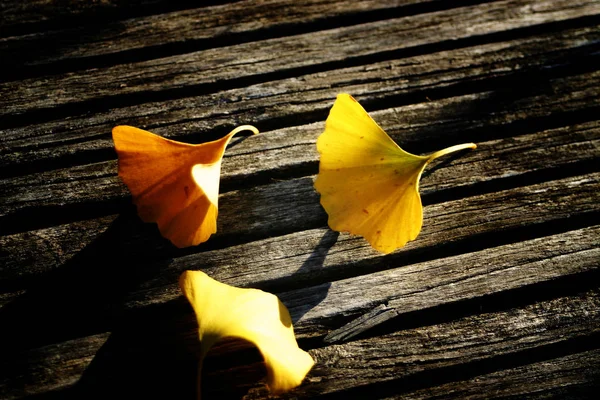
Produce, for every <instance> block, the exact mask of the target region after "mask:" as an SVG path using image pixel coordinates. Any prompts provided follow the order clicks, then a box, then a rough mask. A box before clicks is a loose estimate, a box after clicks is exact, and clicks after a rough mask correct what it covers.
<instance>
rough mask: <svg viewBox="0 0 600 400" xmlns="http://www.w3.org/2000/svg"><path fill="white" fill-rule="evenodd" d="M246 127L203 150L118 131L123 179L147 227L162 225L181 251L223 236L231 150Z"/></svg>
mask: <svg viewBox="0 0 600 400" xmlns="http://www.w3.org/2000/svg"><path fill="white" fill-rule="evenodd" d="M243 130H250V131H252V132H254V133H255V134H256V133H258V130H257V129H256V128H255V127H253V126H250V125H243V126H240V127H238V128H236V129H234V130H233V131H231V132H230V133H228V134H227V135H226V136H224V137H223V138H221V139H219V140H215V141H214V142H209V143H202V144H197V145H192V144H186V143H181V142H176V141H174V140H169V139H165V138H163V137H160V136H158V135H155V134H153V133H150V132H147V131H144V130H142V129H138V128H134V127H131V126H117V127H115V128H114V129H113V131H112V134H113V141H114V142H115V149H116V150H117V154H118V156H119V176H120V177H121V179H122V180H123V182H124V183H125V184H126V185H127V187H128V188H129V191H130V192H131V195H132V196H133V203H134V204H135V205H136V206H137V210H138V214H139V216H140V217H141V218H142V220H143V221H144V222H156V223H157V224H158V229H159V230H160V233H161V234H162V235H163V236H164V237H166V238H167V239H169V240H170V241H171V242H172V243H173V244H174V245H175V246H177V247H187V246H192V245H197V244H199V243H202V242H205V241H206V240H208V238H209V237H210V235H212V234H213V233H215V232H216V231H217V213H218V198H219V180H220V179H219V178H220V174H221V160H222V158H223V153H224V152H225V147H226V146H227V144H228V143H229V141H230V140H231V138H232V137H233V135H235V134H236V133H238V132H240V131H243Z"/></svg>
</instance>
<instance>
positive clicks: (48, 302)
mask: <svg viewBox="0 0 600 400" xmlns="http://www.w3.org/2000/svg"><path fill="white" fill-rule="evenodd" d="M130 211H131V212H123V213H122V214H121V215H119V216H118V217H117V218H116V219H114V220H113V221H112V223H110V225H109V226H108V228H107V229H105V230H104V232H103V233H101V234H100V235H99V236H98V237H96V238H95V239H94V240H93V241H92V242H91V243H90V244H88V245H87V246H86V247H84V248H83V249H82V250H80V251H79V252H78V253H77V254H75V255H74V256H73V257H72V258H70V259H69V260H67V261H66V262H65V263H64V264H63V265H60V266H59V267H57V268H56V269H54V270H52V271H50V272H48V273H46V274H45V275H43V276H41V277H38V278H36V279H32V281H31V282H29V284H28V286H27V287H26V290H25V291H24V293H23V294H21V295H19V296H17V297H16V298H15V299H14V300H13V301H12V302H10V303H8V304H6V305H4V306H3V307H2V308H1V309H0V321H2V326H3V329H2V331H1V332H0V338H1V340H0V348H1V349H2V351H3V352H6V353H7V354H13V353H18V352H19V351H22V350H26V349H30V348H35V347H39V346H44V345H47V344H51V343H57V342H61V341H66V340H70V339H74V338H78V337H82V336H85V335H90V334H95V333H98V332H105V331H106V330H108V329H110V327H111V325H113V324H114V323H115V321H117V320H118V319H119V318H120V316H121V315H120V313H121V304H122V303H123V301H124V299H126V297H127V295H128V294H129V293H130V292H131V291H133V290H134V289H135V288H136V287H138V286H139V285H140V284H141V283H142V282H144V281H146V280H148V279H151V278H152V277H153V276H155V275H156V274H158V273H159V272H160V271H161V270H162V269H164V268H165V266H167V265H168V264H169V263H170V259H168V258H165V257H164V256H165V247H166V246H165V243H164V239H162V238H160V237H159V236H157V235H155V234H154V233H153V231H154V230H156V226H153V225H150V224H144V223H143V222H142V221H141V220H139V218H138V217H137V215H136V214H135V212H134V211H133V210H130ZM140 236H142V237H143V239H142V240H139V237H140ZM158 254H161V255H162V259H163V260H164V262H156V259H157V258H158V257H157V256H158ZM150 261H152V262H150Z"/></svg>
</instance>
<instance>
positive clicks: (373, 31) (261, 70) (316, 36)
mask: <svg viewBox="0 0 600 400" xmlns="http://www.w3.org/2000/svg"><path fill="white" fill-rule="evenodd" d="M513 10H519V11H518V12H514V11H513ZM597 13H600V4H598V2H597V1H593V0H576V1H574V0H568V1H567V0H560V1H557V0H552V1H551V0H545V1H539V0H535V1H533V0H506V1H498V2H491V3H484V4H480V5H474V6H468V7H461V8H457V9H450V10H444V11H439V12H434V13H427V14H418V15H415V16H408V17H404V18H398V19H390V20H384V21H377V22H373V23H365V24H360V25H354V26H350V27H342V28H335V29H331V30H324V31H317V32H310V33H306V34H301V35H295V36H289V37H283V38H274V39H269V40H265V41H260V42H251V43H245V44H240V45H233V46H228V47H224V48H218V49H208V50H203V51H198V52H193V53H187V54H183V55H177V56H170V57H164V58H160V59H156V60H149V61H142V62H135V63H131V64H124V65H116V66H112V67H107V68H98V69H90V70H87V71H85V72H82V71H78V72H73V73H66V74H62V75H55V76H54V75H53V76H47V77H45V78H42V79H40V78H34V79H24V80H20V81H16V82H5V83H0V94H1V98H2V100H1V102H0V115H3V116H6V115H9V114H12V115H14V114H20V113H23V112H25V111H27V112H30V111H31V110H34V109H48V108H56V107H59V106H61V105H67V104H76V103H81V102H85V101H88V100H98V99H101V101H102V103H103V104H104V105H105V106H104V107H106V106H107V105H109V104H110V102H111V100H110V98H112V97H115V96H123V95H129V96H131V95H135V94H138V95H142V96H143V98H144V99H146V101H147V99H148V98H149V96H150V95H151V94H152V93H158V92H164V91H166V90H176V89H178V88H184V89H185V91H187V92H188V93H189V94H192V92H191V91H190V90H191V89H194V88H195V90H196V91H198V90H200V89H199V88H198V86H199V85H207V84H215V83H219V82H223V81H225V80H240V79H241V78H244V77H251V76H259V78H258V79H259V80H261V79H264V78H260V75H264V77H268V76H269V73H268V72H269V71H274V70H278V71H279V74H281V73H282V72H283V71H286V70H287V71H292V75H298V72H296V71H297V70H299V69H302V68H308V67H314V66H318V65H325V66H326V65H330V64H331V63H335V62H342V61H344V62H346V63H347V62H350V60H351V59H358V58H359V57H365V56H369V55H373V54H379V53H383V52H392V51H397V50H399V49H406V48H410V47H415V46H422V45H426V44H431V43H436V42H440V41H444V40H457V39H463V38H468V37H474V36H477V35H483V34H487V35H489V34H491V33H494V32H501V31H507V30H511V29H517V28H523V27H528V26H533V25H538V24H542V23H547V22H556V21H561V20H567V19H572V18H578V17H583V16H588V15H594V14H597ZM314 43H327V46H314ZM325 69H328V68H325ZM267 80H268V79H267ZM246 85H247V82H244V84H242V85H240V86H246ZM141 100H142V98H137V99H136V100H135V102H139V101H141ZM84 108H85V109H86V111H89V106H84Z"/></svg>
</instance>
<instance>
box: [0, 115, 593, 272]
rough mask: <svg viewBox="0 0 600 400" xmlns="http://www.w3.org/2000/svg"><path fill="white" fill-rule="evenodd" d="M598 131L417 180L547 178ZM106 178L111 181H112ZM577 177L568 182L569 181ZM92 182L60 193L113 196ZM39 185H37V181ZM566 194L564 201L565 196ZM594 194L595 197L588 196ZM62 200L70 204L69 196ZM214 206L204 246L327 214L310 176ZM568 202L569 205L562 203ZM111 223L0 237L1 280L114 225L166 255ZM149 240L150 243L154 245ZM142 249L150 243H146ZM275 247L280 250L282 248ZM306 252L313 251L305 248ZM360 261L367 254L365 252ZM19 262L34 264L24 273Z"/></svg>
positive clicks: (311, 224)
mask: <svg viewBox="0 0 600 400" xmlns="http://www.w3.org/2000/svg"><path fill="white" fill-rule="evenodd" d="M598 132H599V127H598V122H591V123H587V124H582V125H579V126H572V127H569V128H559V129H555V130H549V131H545V132H542V133H539V134H531V135H524V136H520V137H514V138H506V139H500V140H494V141H489V142H484V143H480V146H479V148H478V150H477V151H475V152H471V153H467V154H465V155H464V156H463V157H462V158H461V159H460V162H454V163H450V164H448V165H447V166H445V167H444V168H438V169H435V170H433V172H431V173H430V174H428V175H427V176H425V177H424V179H423V180H422V183H421V188H422V192H423V193H424V194H425V195H426V196H427V195H429V194H434V193H436V192H437V193H439V191H441V190H444V189H450V188H468V187H469V186H471V185H473V184H477V183H484V182H488V183H489V182H493V181H497V182H498V181H500V182H501V181H502V180H503V179H505V178H506V177H512V179H515V178H516V177H518V176H522V175H525V174H528V173H531V172H536V171H537V172H542V171H546V172H545V173H546V174H548V173H549V172H548V171H553V170H557V169H559V168H565V167H568V166H569V165H570V164H571V163H582V162H592V161H593V160H594V159H595V158H597V157H598V151H599V149H598V139H599V134H598ZM244 143H245V142H244ZM313 151H314V149H313ZM311 157H315V156H311ZM111 173H114V172H111ZM64 176H65V179H66V180H67V181H68V179H69V178H70V179H73V178H74V177H75V175H74V174H73V171H69V172H68V173H66V174H65V175H64ZM103 179H104V180H109V181H112V180H113V179H114V178H103ZM578 179H579V178H571V180H573V181H574V182H576V181H577V180H578ZM91 182H92V184H91V185H90V186H89V187H87V189H88V190H89V193H86V191H85V189H84V190H82V188H81V187H80V186H81V182H79V183H77V185H70V184H69V183H66V184H65V185H66V189H64V190H66V192H65V193H67V194H69V195H70V196H76V195H77V193H78V192H76V190H75V188H73V186H77V187H78V190H79V193H85V195H86V196H89V197H84V198H85V199H86V200H93V201H98V199H104V200H105V199H107V198H110V195H107V196H105V195H103V194H102V185H101V184H100V183H99V182H94V181H93V180H92V181H91ZM83 183H86V181H85V180H84V181H83ZM37 184H39V185H41V182H38V183H37ZM37 184H36V186H33V187H35V188H38V190H41V189H39V188H40V187H41V186H37ZM53 185H59V186H60V185H61V184H54V183H53ZM549 185H550V186H552V185H553V184H552V183H550V184H549ZM51 186H52V185H51ZM64 187H65V186H63V188H64ZM536 187H537V186H536ZM119 190H123V191H124V190H125V189H123V188H119ZM469 190H471V189H469ZM523 190H524V191H523ZM532 190H537V189H532ZM517 193H530V192H529V191H528V189H516V192H514V195H515V196H516V195H517ZM584 193H588V191H587V189H583V192H582V194H584ZM119 195H122V193H119ZM565 195H567V196H569V194H567V193H565ZM31 196H32V195H31V194H30V193H29V192H28V190H24V191H15V192H13V197H14V198H13V199H12V200H10V201H6V202H4V204H5V205H6V207H7V208H8V207H10V205H11V204H13V205H14V204H18V202H19V201H21V199H23V200H28V199H31ZM113 196H114V195H113ZM509 196H511V195H502V196H501V197H502V198H503V199H504V197H509ZM592 197H594V196H593V191H592ZM47 198H48V201H52V202H54V203H53V204H55V205H57V206H58V205H59V204H61V203H60V201H64V200H59V202H55V201H56V198H59V196H58V193H57V192H54V193H53V192H52V191H51V192H49V193H48V195H47ZM113 198H114V197H113ZM537 198H538V201H542V202H543V201H544V198H543V197H537ZM65 199H68V196H67V197H65ZM426 199H427V197H426ZM478 199H480V200H478V201H479V202H483V203H485V204H487V205H486V207H494V205H493V202H494V201H495V197H494V196H487V195H483V196H480V197H479V198H478ZM581 200H583V198H577V199H576V201H575V204H581V205H582V207H583V208H582V209H581V210H580V211H581V212H589V211H593V210H594V207H590V206H589V205H586V204H582V203H580V201H581ZM219 201H220V210H221V211H220V216H219V221H218V223H219V226H218V233H217V235H216V237H215V238H213V239H211V241H209V242H207V245H210V244H211V242H212V241H218V240H219V239H218V238H221V239H223V238H224V239H225V240H228V239H227V238H228V237H229V238H231V237H236V241H238V242H240V241H241V242H244V241H252V240H255V239H257V238H261V237H263V238H264V237H269V236H273V235H274V234H276V233H289V232H294V231H301V230H303V229H309V228H315V227H318V226H320V225H323V224H324V221H325V215H324V213H323V211H322V209H321V207H320V205H319V202H318V195H317V193H316V192H315V191H314V189H313V187H312V178H311V177H308V178H301V179H296V180H291V181H282V182H276V183H272V184H268V185H265V186H260V187H256V188H249V189H244V190H240V191H233V192H229V193H225V194H222V195H221V198H220V200H219ZM502 201H504V200H502ZM566 201H568V200H566V199H565V202H566ZM513 203H514V201H513ZM25 204H26V203H25ZM94 204H96V203H94V202H92V203H91V207H92V208H95V207H97V206H95V205H94ZM565 204H566V203H565ZM42 205H43V203H37V206H38V207H40V206H42ZM515 206H516V204H515ZM430 207H437V208H435V210H436V211H432V214H429V215H432V216H435V215H436V213H438V212H439V213H442V214H443V209H445V208H446V207H448V204H447V203H442V204H441V205H432V206H429V207H426V210H428V209H429V208H430ZM450 207H451V208H452V207H453V206H450ZM457 207H460V206H457ZM48 210H52V211H51V212H53V213H55V212H56V211H57V210H56V209H52V208H49V209H48ZM564 212H567V210H566V209H565V210H564ZM129 215H130V214H129ZM543 215H544V214H540V213H538V214H536V217H540V218H544V217H543ZM561 215H564V214H557V215H556V217H557V218H560V217H561ZM115 220H116V216H107V217H102V218H98V219H92V220H86V221H82V222H77V223H74V224H73V225H72V226H71V225H68V224H67V225H60V226H57V227H50V228H46V229H41V230H33V231H30V232H24V233H18V234H13V235H8V236H4V237H0V245H1V247H2V248H3V254H2V257H1V258H2V264H3V265H4V267H3V275H4V278H5V279H7V278H9V277H12V278H15V279H16V278H19V277H27V276H40V274H42V273H43V271H44V270H46V271H47V270H52V269H54V268H57V267H59V266H60V265H62V264H63V263H64V262H65V261H66V260H67V259H69V258H70V257H72V256H73V255H74V254H76V252H77V251H79V250H80V249H81V248H82V247H83V246H85V245H87V244H88V243H91V242H92V241H93V240H95V239H97V238H99V237H100V236H101V235H102V234H103V233H104V232H105V231H107V229H108V227H109V226H111V225H112V226H115V225H116V226H121V227H120V229H121V230H127V232H130V233H131V237H130V238H124V239H123V238H122V239H119V240H120V244H119V247H120V248H122V249H125V247H124V243H126V244H127V245H128V246H130V247H131V248H130V249H127V250H126V251H127V252H128V253H130V252H134V253H135V251H140V252H145V251H146V250H144V249H145V248H146V247H148V246H152V248H153V249H155V251H162V252H165V250H167V251H166V253H167V254H169V251H168V249H170V248H171V246H170V245H166V243H165V241H160V242H159V243H157V242H156V240H157V239H158V237H159V235H158V233H157V232H156V228H155V226H154V225H150V224H145V228H141V227H140V225H142V224H141V222H139V221H137V218H136V217H134V216H131V215H130V216H129V217H128V218H125V221H126V222H122V223H120V224H119V223H117V222H115ZM427 225H428V223H427V220H426V222H425V230H424V232H427ZM113 230H114V229H113ZM82 232H84V236H83V237H82V236H81V235H82ZM109 232H110V231H109ZM111 235H114V233H112V234H110V233H109V237H112V236H111ZM119 235H120V234H119ZM311 235H314V237H315V239H314V240H311V242H310V243H312V244H316V243H318V240H319V238H320V237H321V236H323V235H324V233H323V232H321V231H317V232H314V233H312V234H311ZM311 235H309V236H311ZM120 236H121V235H120ZM294 240H295V239H293V238H291V239H289V241H288V240H284V242H288V243H293V241H294ZM302 240H306V239H302ZM121 241H122V243H121ZM150 242H152V244H151V245H150ZM313 242H314V243H313ZM144 244H147V246H146V245H144ZM277 245H281V243H279V244H277ZM165 246H166V247H165ZM161 248H162V250H161ZM204 248H205V246H204V245H203V246H200V247H198V248H196V249H193V251H202V250H203V249H204ZM285 248H286V251H292V253H291V254H296V252H295V251H293V250H292V249H290V245H289V244H288V246H287V247H285ZM136 249H137V250H136ZM123 251H125V250H123ZM247 251H248V250H247V249H246V250H243V252H247ZM305 251H307V252H309V253H310V249H306V250H305ZM260 252H262V250H259V251H258V252H254V251H252V252H251V254H259V253H260ZM367 253H368V252H367ZM211 254H212V253H211ZM299 254H303V253H299ZM213 256H214V254H213V255H211V257H213ZM361 256H362V257H364V256H365V254H363V255H361ZM200 257H202V256H200ZM235 257H237V256H235ZM196 262H197V261H196ZM24 263H25V264H26V265H30V266H31V267H30V268H23V265H24ZM298 266H299V265H298ZM11 271H12V272H11Z"/></svg>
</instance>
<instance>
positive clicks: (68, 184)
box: [0, 72, 600, 223]
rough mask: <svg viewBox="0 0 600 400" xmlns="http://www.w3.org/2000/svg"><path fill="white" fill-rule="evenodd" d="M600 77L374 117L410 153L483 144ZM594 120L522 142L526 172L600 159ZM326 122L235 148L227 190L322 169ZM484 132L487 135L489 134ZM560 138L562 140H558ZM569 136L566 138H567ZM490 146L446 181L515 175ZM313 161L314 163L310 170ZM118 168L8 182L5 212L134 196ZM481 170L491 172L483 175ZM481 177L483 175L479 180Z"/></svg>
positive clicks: (580, 94) (586, 99) (585, 93)
mask: <svg viewBox="0 0 600 400" xmlns="http://www.w3.org/2000/svg"><path fill="white" fill-rule="evenodd" d="M599 81H600V73H598V72H593V73H590V74H583V75H578V76H575V77H569V78H564V79H557V80H556V81H555V82H553V83H554V85H552V92H551V93H552V94H550V95H547V94H542V95H533V96H530V97H526V98H524V99H520V100H515V101H514V102H512V103H511V105H510V106H507V107H506V108H504V107H497V111H496V112H494V113H491V114H490V113H488V112H487V110H485V109H484V110H482V111H480V112H476V113H473V111H472V110H473V108H476V107H485V106H483V104H485V103H487V102H494V101H495V100H497V99H496V97H495V96H496V93H494V92H491V93H489V92H485V93H479V94H476V95H466V96H460V97H456V98H450V99H444V100H439V101H435V102H429V103H423V104H418V105H411V106H405V107H399V108H394V109H387V110H383V111H380V112H374V113H373V116H374V117H375V118H376V119H377V121H379V123H380V125H382V126H384V127H386V129H388V130H389V132H390V133H391V134H392V136H393V137H394V138H395V139H396V140H397V141H398V142H399V143H400V144H401V145H402V146H403V147H404V148H405V149H406V150H408V151H413V149H415V148H417V149H419V147H420V150H426V151H433V150H437V149H439V148H440V147H441V146H443V145H444V144H445V145H451V144H455V143H453V141H456V140H463V141H468V140H472V141H475V142H479V141H480V139H479V138H480V137H482V135H484V136H483V137H484V138H485V137H490V136H492V135H491V134H490V131H493V130H494V129H496V130H497V129H500V132H499V134H497V135H496V136H506V135H507V133H510V134H511V135H515V134H517V133H518V131H517V132H515V130H514V129H510V127H511V125H507V126H506V127H505V126H504V125H505V124H507V123H512V124H515V123H517V122H518V121H519V120H521V121H522V122H525V123H526V122H527V121H528V120H529V119H532V118H539V117H543V116H549V115H552V114H556V113H558V112H561V111H562V112H565V111H566V110H569V109H570V110H573V109H577V108H578V107H580V106H582V105H585V106H590V105H592V104H599V103H600V93H599V92H598V90H596V87H597V86H596V85H597V84H598V82H599ZM567 88H570V90H571V91H568V90H567ZM591 124H592V125H586V124H583V125H581V126H577V127H573V128H570V129H568V130H569V131H571V133H570V134H569V136H571V138H568V139H567V137H566V136H564V137H563V135H565V133H566V132H567V130H566V129H558V130H557V131H555V132H550V133H545V134H542V135H541V136H540V138H539V142H540V143H545V142H546V141H549V142H548V143H553V145H555V146H559V148H560V147H562V146H563V143H564V144H565V145H567V146H566V147H562V149H558V148H557V149H555V150H556V151H559V152H560V153H557V154H556V155H553V156H552V157H549V155H548V154H544V153H543V152H540V151H539V149H538V150H536V149H535V147H536V145H535V143H534V141H535V140H536V139H535V137H534V136H531V137H528V139H520V140H525V141H526V142H529V144H528V145H527V146H526V147H520V146H518V147H517V148H516V149H515V151H519V150H521V151H526V152H527V153H530V152H531V160H530V159H529V157H525V158H520V160H522V161H523V162H521V167H520V168H521V173H525V172H527V171H531V170H535V169H538V168H545V167H546V163H548V166H552V165H554V166H557V165H564V164H568V163H569V162H571V161H572V160H573V156H572V155H571V153H569V150H570V149H573V148H572V147H571V146H574V143H575V142H580V143H581V145H578V147H580V149H579V150H581V151H580V152H578V153H577V156H576V159H577V160H578V161H583V160H589V159H591V158H595V157H597V156H598V150H597V144H594V141H595V140H596V139H597V138H598V130H597V128H594V126H595V125H594V124H595V123H591ZM322 127H323V125H322V123H318V124H309V125H303V126H297V127H293V128H284V129H282V130H277V131H273V132H266V133H263V134H262V135H258V136H255V137H252V138H249V139H248V140H245V141H243V142H242V143H240V144H239V145H236V146H234V147H233V148H231V149H230V150H228V151H227V157H226V159H225V161H224V164H223V174H222V180H223V184H222V187H223V188H224V189H225V190H228V189H229V190H230V189H232V188H235V183H239V182H243V183H244V184H247V183H248V178H249V177H251V176H252V175H256V174H261V173H262V174H265V173H267V174H272V173H273V172H276V171H281V170H282V169H283V170H284V171H285V170H288V171H289V170H290V169H292V168H301V169H302V171H303V172H304V173H306V172H308V173H311V172H312V173H314V172H316V170H317V160H318V154H317V153H316V151H315V144H314V143H315V142H316V138H317V137H318V135H319V134H320V133H321V131H322ZM492 127H494V128H492ZM521 129H522V128H521ZM484 130H487V132H483V131H484ZM459 137H460V139H459ZM515 140H519V139H515ZM554 140H559V141H557V142H555V141H554ZM562 140H564V142H560V141H562ZM589 141H591V142H589ZM511 142H512V140H511V139H506V140H504V141H499V142H490V143H489V146H492V147H493V151H501V150H500V149H499V147H502V146H511V147H512V146H513V145H512V144H511ZM407 145H408V146H407ZM487 145H488V144H487V143H483V148H484V152H483V153H482V152H481V151H477V152H475V153H474V154H485V158H486V159H490V158H492V159H494V164H493V167H492V166H490V168H484V169H481V167H479V169H478V170H474V171H472V172H473V173H472V174H470V175H469V176H462V173H461V174H454V176H460V177H459V178H458V179H459V180H460V179H465V180H467V181H463V182H462V183H461V182H456V180H452V182H447V183H446V185H450V184H451V185H452V186H456V185H465V184H471V183H474V182H476V181H478V182H481V181H482V180H488V178H490V179H495V178H494V177H497V176H498V174H497V170H503V173H511V171H514V172H515V173H518V172H517V171H518V167H517V166H514V168H513V166H512V164H513V163H514V162H519V161H518V160H515V159H514V157H510V154H511V152H510V151H505V152H504V154H505V157H509V158H511V159H510V160H506V164H505V166H500V165H498V164H497V163H496V162H498V161H500V162H502V160H496V159H495V157H493V156H492V153H490V152H491V151H492V149H490V150H488V152H487V153H486V148H487ZM541 146H542V147H543V146H545V145H544V144H542V145H541ZM469 157H475V155H472V154H469V155H467V158H466V159H465V160H467V161H465V163H466V166H467V167H468V168H470V167H472V164H471V163H470V161H469V160H470V158H469ZM525 160H526V162H525ZM485 162H487V161H485ZM526 163H529V164H530V165H527V164H526ZM309 165H310V168H308V166H309ZM507 168H508V169H510V171H508V170H507ZM116 169H117V167H116V162H115V161H109V162H104V163H96V164H92V165H84V166H77V167H73V168H67V169H62V170H56V171H49V172H46V173H41V174H35V175H25V176H22V177H16V178H8V179H4V180H0V193H2V194H0V206H1V207H0V216H7V215H10V214H14V213H16V212H19V211H20V210H25V209H31V208H35V207H40V206H45V207H55V206H59V205H60V206H65V205H81V204H85V203H86V202H98V201H115V200H116V199H122V198H124V197H125V196H127V190H126V188H125V187H124V186H123V185H122V184H121V183H120V182H119V180H118V178H117V176H116ZM478 171H480V172H483V174H481V175H479V174H477V172H478ZM279 173H281V172H279ZM477 176H479V179H478V178H476V177H477ZM500 176H502V174H500ZM446 178H448V176H446ZM263 179H264V178H263ZM469 179H470V180H469ZM228 180H231V181H233V182H232V183H233V185H232V184H229V183H228ZM442 181H443V180H442V179H440V180H439V181H437V182H436V183H435V184H436V185H439V184H441V182H442ZM424 184H425V186H423V189H424V190H427V186H426V185H427V183H426V182H425V183H424ZM445 187H448V186H445ZM5 223H6V222H5Z"/></svg>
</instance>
